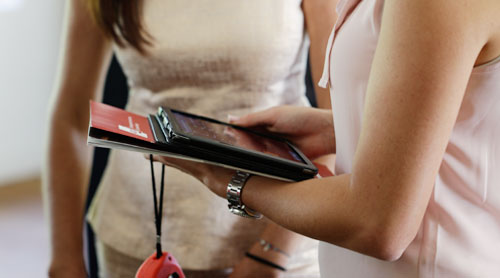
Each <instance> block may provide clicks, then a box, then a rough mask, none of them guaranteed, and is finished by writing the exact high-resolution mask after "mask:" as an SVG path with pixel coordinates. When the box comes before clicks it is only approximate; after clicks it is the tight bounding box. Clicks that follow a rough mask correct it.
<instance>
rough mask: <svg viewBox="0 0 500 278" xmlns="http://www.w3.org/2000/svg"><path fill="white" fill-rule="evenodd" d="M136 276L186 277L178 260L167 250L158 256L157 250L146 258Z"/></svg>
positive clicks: (142, 277) (147, 277)
mask: <svg viewBox="0 0 500 278" xmlns="http://www.w3.org/2000/svg"><path fill="white" fill-rule="evenodd" d="M135 278H186V276H185V275H184V273H183V272H182V269H181V267H180V266H179V264H178V263H177V260H176V259H175V258H174V257H173V256H172V255H170V254H169V253H167V252H163V254H162V256H161V257H160V258H159V259H158V258H156V252H155V253H153V254H152V255H151V256H150V257H149V258H148V259H147V260H145V261H144V262H143V263H142V265H141V267H139V270H137V274H136V275H135Z"/></svg>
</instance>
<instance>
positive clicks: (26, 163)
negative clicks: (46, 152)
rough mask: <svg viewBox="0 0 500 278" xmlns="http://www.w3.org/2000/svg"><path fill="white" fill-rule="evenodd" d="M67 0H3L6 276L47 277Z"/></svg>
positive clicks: (1, 257)
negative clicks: (46, 171) (49, 147)
mask: <svg viewBox="0 0 500 278" xmlns="http://www.w3.org/2000/svg"><path fill="white" fill-rule="evenodd" d="M64 2H65V1H63V0H43V1H40V0H0V130H1V131H0V136H1V139H0V277H46V276H47V275H46V273H47V272H46V266H47V263H48V258H49V257H48V230H47V228H46V224H45V221H44V218H43V211H42V202H41V195H40V169H41V167H42V152H43V141H44V138H45V136H46V132H45V131H46V128H45V127H46V125H47V123H46V119H47V117H46V111H47V104H48V101H49V95H50V93H51V90H52V84H53V81H54V76H55V70H56V64H57V57H58V53H59V40H60V33H61V27H62V24H61V23H62V15H63V10H64Z"/></svg>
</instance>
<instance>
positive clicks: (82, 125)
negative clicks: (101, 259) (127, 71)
mask: <svg viewBox="0 0 500 278" xmlns="http://www.w3.org/2000/svg"><path fill="white" fill-rule="evenodd" d="M85 5H86V3H85V2H84V1H82V0H72V1H68V2H67V3H66V14H65V28H64V33H63V39H62V51H61V52H62V54H61V61H60V64H59V70H58V77H57V80H56V84H55V90H54V94H53V96H52V99H51V106H50V114H49V138H48V145H47V148H46V150H47V152H46V157H45V161H46V163H45V165H46V169H44V179H43V183H44V197H45V204H46V207H47V211H48V213H49V219H50V227H51V242H52V261H51V265H50V269H49V272H50V276H51V277H79V276H80V275H82V273H83V274H85V270H84V263H83V250H82V246H83V243H82V221H83V207H84V199H85V196H86V188H87V182H88V175H89V164H90V157H91V149H90V148H89V147H87V145H86V132H87V127H88V119H89V118H88V117H89V116H88V110H89V99H96V98H98V96H99V92H100V91H101V89H102V83H103V76H104V72H105V69H106V67H107V65H108V63H109V59H110V54H111V51H110V50H111V48H110V44H109V42H108V41H107V40H106V39H104V37H103V36H102V35H101V33H100V31H99V30H98V29H97V27H96V26H95V25H94V23H93V22H92V20H91V18H90V15H89V13H88V12H87V7H86V6H85Z"/></svg>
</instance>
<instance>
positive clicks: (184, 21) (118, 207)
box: [88, 0, 319, 277]
mask: <svg viewBox="0 0 500 278" xmlns="http://www.w3.org/2000/svg"><path fill="white" fill-rule="evenodd" d="M144 2H145V6H144V21H145V26H146V29H147V31H148V32H149V33H150V34H151V35H152V36H153V38H154V45H153V47H151V48H149V49H148V51H149V53H150V56H148V57H144V56H141V55H139V54H138V53H137V52H135V51H134V50H132V49H130V48H125V49H121V48H115V53H116V54H117V56H118V59H119V61H120V63H121V65H122V66H123V69H124V71H125V74H126V75H127V78H128V83H129V85H130V95H129V103H128V105H127V110H129V111H132V112H135V113H138V114H143V115H145V114H148V113H154V112H155V110H156V109H157V107H158V106H160V105H164V106H169V107H172V108H177V109H181V110H186V111H189V112H192V113H196V114H202V115H206V116H209V117H215V118H218V119H221V120H226V118H227V115H228V114H232V115H235V116H239V115H243V114H246V113H248V112H251V111H256V110H262V109H265V108H268V107H271V106H275V105H280V104H291V105H301V106H304V105H309V103H308V101H307V99H306V98H305V95H304V93H305V86H304V72H305V66H306V65H305V61H306V58H307V47H308V40H307V39H306V36H305V33H304V18H303V13H302V10H301V1H300V0H273V1H268V0H251V1H246V0H198V1H186V0H148V1H144ZM157 173H160V167H159V165H157ZM150 183H151V181H150V170H149V162H148V161H147V160H145V159H144V157H143V155H142V154H139V153H134V152H126V151H113V152H112V153H111V156H110V159H109V163H108V166H107V169H106V171H105V174H104V178H103V180H102V182H101V186H100V188H99V191H98V194H97V196H96V198H95V200H94V202H93V204H92V207H91V210H90V212H89V215H88V218H89V220H90V222H91V224H92V226H93V227H94V229H95V230H96V233H97V235H98V237H99V239H100V240H101V241H102V242H103V243H104V244H106V245H109V246H111V247H112V248H114V249H116V250H118V251H119V252H121V253H124V254H127V255H129V256H132V257H136V258H145V257H147V256H149V255H150V254H151V253H152V252H153V248H154V246H155V245H154V243H155V230H154V224H153V204H152V193H151V184H150ZM165 195H166V196H165V199H164V204H165V209H164V215H163V217H164V220H163V244H164V249H165V250H167V251H169V252H171V253H172V254H174V256H175V257H176V258H177V259H178V261H179V263H180V264H181V265H182V266H183V267H185V268H189V269H200V270H203V269H204V270H206V269H222V268H226V267H231V266H233V265H234V264H235V263H236V262H237V261H238V260H239V259H241V258H242V256H243V255H244V252H245V251H246V250H247V249H248V247H249V246H250V245H251V244H253V243H254V242H255V241H256V239H257V238H258V236H259V234H260V232H261V231H262V229H263V228H264V226H265V224H266V221H254V220H249V219H244V218H241V217H238V216H235V215H232V214H231V213H229V211H228V209H227V201H226V200H223V199H221V198H219V197H216V196H215V195H214V194H213V193H211V192H209V191H208V190H207V189H206V188H205V186H203V185H201V184H200V183H199V182H198V181H197V180H195V179H194V178H192V177H190V176H188V175H185V174H183V173H181V172H179V171H177V170H175V169H171V168H168V169H167V171H166V191H165ZM316 247H317V242H315V241H312V240H309V239H307V240H305V242H304V243H303V246H301V247H300V250H299V251H298V252H297V255H296V256H295V257H294V258H292V259H291V264H292V265H294V267H295V268H297V269H298V268H302V269H303V271H302V272H303V273H310V277H315V275H314V273H319V271H318V269H317V267H316V266H317V262H316V258H317V251H316Z"/></svg>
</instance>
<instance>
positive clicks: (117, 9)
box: [88, 0, 152, 54]
mask: <svg viewBox="0 0 500 278" xmlns="http://www.w3.org/2000/svg"><path fill="white" fill-rule="evenodd" d="M88 1H89V8H90V12H91V14H92V16H93V17H94V20H95V21H96V23H97V24H98V25H99V27H100V28H101V29H102V30H103V31H104V33H105V35H106V36H108V37H110V38H112V39H113V40H114V41H115V42H116V44H118V45H119V46H120V47H124V46H127V45H128V46H131V47H133V48H135V49H136V50H137V51H139V52H140V53H143V54H144V53H145V51H144V46H145V45H151V39H152V38H151V36H150V35H149V34H148V33H147V32H146V31H145V30H144V27H143V25H142V17H141V10H142V1H141V0H88Z"/></svg>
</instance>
